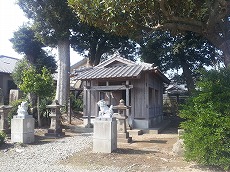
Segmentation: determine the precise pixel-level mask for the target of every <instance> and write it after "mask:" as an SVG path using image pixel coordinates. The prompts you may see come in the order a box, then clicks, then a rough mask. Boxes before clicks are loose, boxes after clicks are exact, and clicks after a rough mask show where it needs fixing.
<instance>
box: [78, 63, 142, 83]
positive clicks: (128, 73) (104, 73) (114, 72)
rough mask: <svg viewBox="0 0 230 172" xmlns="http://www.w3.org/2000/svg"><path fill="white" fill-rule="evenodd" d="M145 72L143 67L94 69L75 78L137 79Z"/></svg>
mask: <svg viewBox="0 0 230 172" xmlns="http://www.w3.org/2000/svg"><path fill="white" fill-rule="evenodd" d="M142 70H143V66H141V65H130V66H115V67H108V68H100V67H94V68H91V69H89V70H85V71H83V72H81V73H79V75H77V76H76V77H75V79H80V80H87V79H107V78H136V77H138V76H139V75H140V73H141V71H142Z"/></svg>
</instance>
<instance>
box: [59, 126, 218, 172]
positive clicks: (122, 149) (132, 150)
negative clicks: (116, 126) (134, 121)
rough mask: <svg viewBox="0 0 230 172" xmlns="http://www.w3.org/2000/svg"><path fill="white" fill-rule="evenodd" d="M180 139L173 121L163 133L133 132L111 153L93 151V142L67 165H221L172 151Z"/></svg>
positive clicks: (175, 170)
mask: <svg viewBox="0 0 230 172" xmlns="http://www.w3.org/2000/svg"><path fill="white" fill-rule="evenodd" d="M177 139H178V135H177V128H175V125H171V126H170V127H169V128H168V129H167V130H164V131H163V133H162V134H144V135H139V136H133V142H132V143H131V144H129V143H118V149H117V150H116V151H114V152H113V153H111V154H103V153H93V152H92V146H91V147H90V148H89V149H87V150H84V151H81V152H78V153H77V154H75V155H73V156H71V157H69V158H68V159H66V160H65V161H63V162H62V163H63V164H65V165H70V166H75V167H81V168H85V169H87V170H89V171H90V170H92V171H100V169H103V167H106V166H107V167H114V168H115V169H117V170H116V171H121V172H123V171H125V172H137V171H138V172H142V171H143V172H158V171H165V172H169V171H170V172H214V171H215V172H216V171H219V172H220V171H221V170H217V169H212V168H207V167H202V166H198V165H196V164H194V163H188V162H186V161H184V160H183V158H182V157H179V156H176V155H175V154H174V153H173V152H172V148H173V144H174V143H176V141H177Z"/></svg>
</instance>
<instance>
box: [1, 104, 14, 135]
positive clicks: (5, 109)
mask: <svg viewBox="0 0 230 172" xmlns="http://www.w3.org/2000/svg"><path fill="white" fill-rule="evenodd" d="M11 109H12V106H6V105H1V106H0V131H3V132H5V133H7V134H8V133H9V132H10V129H9V124H8V113H9V111H10V110H11Z"/></svg>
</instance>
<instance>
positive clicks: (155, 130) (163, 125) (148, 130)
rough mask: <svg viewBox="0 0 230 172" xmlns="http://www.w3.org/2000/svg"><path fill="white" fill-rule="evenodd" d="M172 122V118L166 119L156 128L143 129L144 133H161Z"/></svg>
mask: <svg viewBox="0 0 230 172" xmlns="http://www.w3.org/2000/svg"><path fill="white" fill-rule="evenodd" d="M169 124H170V120H164V121H162V122H161V123H160V124H158V125H157V126H156V127H154V128H147V129H142V130H143V133H144V134H159V133H160V132H161V131H162V130H164V129H165V128H166V127H167V126H168V125H169Z"/></svg>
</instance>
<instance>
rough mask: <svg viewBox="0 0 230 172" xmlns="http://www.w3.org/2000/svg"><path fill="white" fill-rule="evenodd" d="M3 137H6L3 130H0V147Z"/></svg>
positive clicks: (3, 140)
mask: <svg viewBox="0 0 230 172" xmlns="http://www.w3.org/2000/svg"><path fill="white" fill-rule="evenodd" d="M5 138H6V133H4V132H3V131H0V147H1V145H3V143H4V142H5Z"/></svg>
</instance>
